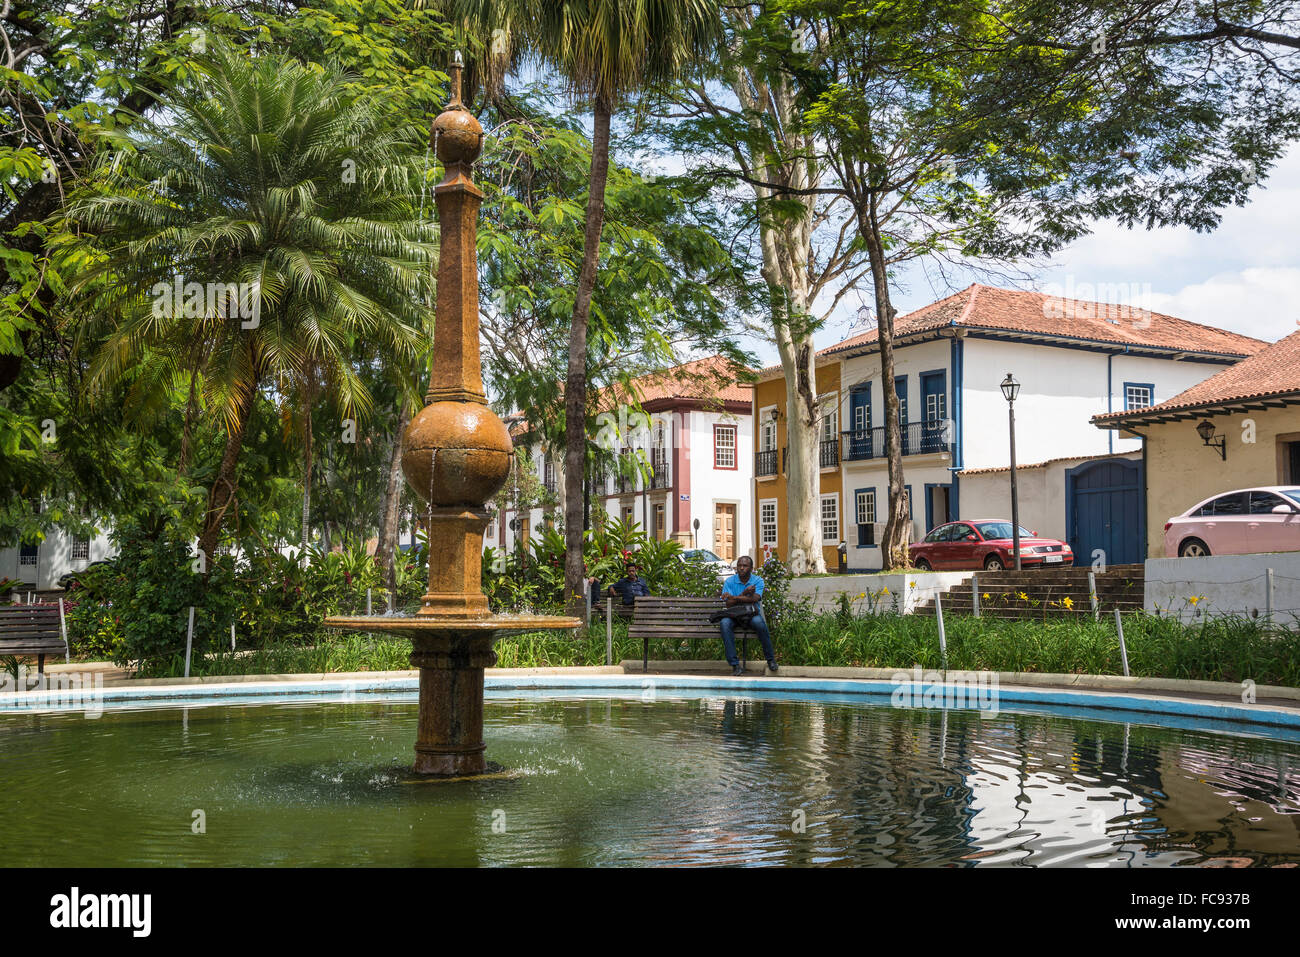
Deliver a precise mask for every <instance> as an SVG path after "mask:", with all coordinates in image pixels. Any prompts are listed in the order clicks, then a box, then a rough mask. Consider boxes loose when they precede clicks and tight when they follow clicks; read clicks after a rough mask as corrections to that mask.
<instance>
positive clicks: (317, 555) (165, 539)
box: [67, 528, 425, 674]
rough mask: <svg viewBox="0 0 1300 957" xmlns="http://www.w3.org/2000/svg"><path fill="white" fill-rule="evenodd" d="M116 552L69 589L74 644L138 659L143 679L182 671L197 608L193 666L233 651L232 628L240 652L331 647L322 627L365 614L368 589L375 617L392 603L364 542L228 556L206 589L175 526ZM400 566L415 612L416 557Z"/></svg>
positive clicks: (398, 599) (130, 535)
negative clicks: (236, 558) (190, 618)
mask: <svg viewBox="0 0 1300 957" xmlns="http://www.w3.org/2000/svg"><path fill="white" fill-rule="evenodd" d="M118 546H119V548H120V549H121V554H120V556H119V557H118V558H117V559H115V560H113V561H112V562H110V563H108V564H105V565H98V566H95V567H93V568H91V569H88V570H87V571H86V572H85V573H84V574H83V575H82V577H81V581H80V583H79V585H78V586H77V587H75V588H74V589H73V590H72V591H71V593H70V595H69V602H68V606H67V607H68V609H69V611H68V639H69V642H70V643H71V645H72V647H73V651H74V652H75V653H76V654H77V655H78V657H81V658H95V659H102V658H110V659H111V660H113V661H115V662H118V663H119V664H127V663H135V662H140V673H141V674H171V673H174V668H175V665H176V662H177V661H178V660H180V659H179V658H178V656H183V655H184V650H185V629H186V624H187V620H188V609H189V606H190V605H194V606H195V623H194V649H193V660H194V661H198V660H199V659H200V658H202V657H205V656H210V655H221V654H224V653H226V652H228V651H229V649H230V626H231V625H232V624H233V625H235V631H236V637H237V644H238V647H239V648H241V649H275V648H280V649H284V648H288V647H291V646H298V647H304V646H308V645H313V644H319V643H321V642H324V643H327V644H328V643H329V642H330V641H332V637H331V636H328V635H326V633H325V631H324V629H323V627H322V622H323V621H324V619H325V618H326V617H328V616H330V615H358V614H364V613H365V610H366V592H367V589H369V590H370V591H371V597H372V606H371V607H372V611H373V613H375V614H382V613H383V612H384V611H385V610H386V609H387V607H388V597H389V596H388V592H387V590H386V589H385V588H384V587H383V585H382V581H381V577H380V570H379V565H378V563H377V562H376V561H375V559H374V557H373V556H371V555H369V554H367V553H366V549H365V547H364V545H362V544H360V543H351V544H345V546H344V547H343V548H341V549H340V550H338V551H333V552H328V553H322V552H321V551H320V550H319V549H314V548H313V549H309V551H308V552H307V553H306V554H305V555H295V556H293V557H289V556H285V555H282V554H280V553H279V552H277V551H274V550H261V551H252V552H246V553H245V555H244V557H243V558H242V559H241V560H240V561H239V562H238V563H236V562H235V561H234V560H233V559H232V558H230V557H228V556H222V557H219V558H218V559H217V561H216V562H215V563H214V565H213V567H212V569H211V575H210V576H209V579H208V581H207V582H206V583H205V582H204V580H203V576H202V575H201V574H200V573H199V572H198V571H196V570H195V566H194V560H193V559H192V558H191V557H190V546H189V544H188V540H187V539H182V538H180V537H178V536H177V535H176V534H175V532H174V531H173V530H171V529H170V528H169V529H166V530H164V533H163V534H161V535H160V536H158V537H157V538H149V537H146V536H144V535H142V534H140V532H139V530H138V529H134V530H131V531H129V532H125V533H120V534H119V535H118ZM396 569H397V586H398V593H397V595H396V596H394V601H393V605H394V608H395V609H398V610H406V611H410V610H413V609H414V608H415V607H417V606H418V602H419V598H420V596H421V595H422V594H423V593H424V588H425V580H424V572H423V568H421V567H420V566H419V565H418V556H417V555H413V554H412V553H411V552H399V553H398V556H397V562H396ZM178 615H179V616H180V619H179V620H180V626H179V637H178V636H177V627H176V625H175V621H176V620H177V616H178ZM182 666H183V665H182ZM195 673H202V672H199V671H196V672H195Z"/></svg>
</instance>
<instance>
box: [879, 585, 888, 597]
mask: <svg viewBox="0 0 1300 957" xmlns="http://www.w3.org/2000/svg"><path fill="white" fill-rule="evenodd" d="M880 594H882V595H888V594H889V586H888V585H884V586H882V587H881V589H880Z"/></svg>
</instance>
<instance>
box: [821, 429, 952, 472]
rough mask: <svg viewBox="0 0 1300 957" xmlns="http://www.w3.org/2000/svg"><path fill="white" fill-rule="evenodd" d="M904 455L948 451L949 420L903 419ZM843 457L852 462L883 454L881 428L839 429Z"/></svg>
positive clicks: (950, 448)
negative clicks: (842, 445)
mask: <svg viewBox="0 0 1300 957" xmlns="http://www.w3.org/2000/svg"><path fill="white" fill-rule="evenodd" d="M900 433H901V434H900V436H899V437H900V438H901V439H902V443H903V454H904V455H928V454H930V453H932V452H951V451H952V440H951V437H952V420H951V419H929V420H927V421H925V422H904V423H903V426H902V429H901V430H900ZM840 437H841V439H842V441H843V443H844V449H843V453H844V460H845V461H846V462H856V461H861V460H863V459H883V458H884V457H885V427H884V426H883V425H882V426H877V427H876V428H874V429H851V430H849V431H847V432H842V433H841V434H840Z"/></svg>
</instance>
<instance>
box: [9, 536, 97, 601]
mask: <svg viewBox="0 0 1300 957" xmlns="http://www.w3.org/2000/svg"><path fill="white" fill-rule="evenodd" d="M115 554H117V550H116V549H115V548H114V547H113V543H112V542H110V541H109V539H108V535H107V534H106V533H105V532H104V531H102V530H101V531H100V532H99V534H97V535H94V536H88V537H85V538H79V537H76V536H73V535H69V534H68V533H67V532H64V531H63V530H62V529H58V528H54V529H50V531H49V532H47V533H46V536H45V540H44V541H42V542H40V543H39V544H35V545H23V544H9V545H6V546H4V547H2V548H0V579H3V578H8V579H11V580H14V581H16V582H18V583H19V584H17V585H15V586H14V593H15V594H20V593H22V592H24V591H28V590H30V591H49V590H51V589H55V588H58V587H59V579H60V578H62V577H63V576H64V575H66V574H67V573H68V572H74V571H81V570H82V569H83V568H85V567H86V566H87V565H89V564H90V563H91V562H95V561H100V560H101V559H105V558H111V557H112V556H113V555H115Z"/></svg>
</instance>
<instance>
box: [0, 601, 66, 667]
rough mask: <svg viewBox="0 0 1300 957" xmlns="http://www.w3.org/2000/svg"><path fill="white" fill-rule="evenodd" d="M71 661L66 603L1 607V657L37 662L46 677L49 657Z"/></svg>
mask: <svg viewBox="0 0 1300 957" xmlns="http://www.w3.org/2000/svg"><path fill="white" fill-rule="evenodd" d="M55 654H58V655H63V656H64V659H65V660H68V659H70V658H71V655H70V654H69V649H68V640H67V637H66V635H65V634H64V630H63V607H62V602H60V603H59V604H57V605H0V655H13V656H14V657H18V658H32V657H34V658H35V659H36V670H37V673H38V674H41V675H43V674H45V656H46V655H55Z"/></svg>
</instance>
